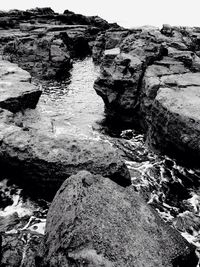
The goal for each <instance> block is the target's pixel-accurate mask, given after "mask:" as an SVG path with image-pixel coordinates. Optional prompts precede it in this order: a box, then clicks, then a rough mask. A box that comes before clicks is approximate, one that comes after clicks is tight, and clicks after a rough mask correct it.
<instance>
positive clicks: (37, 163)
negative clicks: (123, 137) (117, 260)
mask: <svg viewBox="0 0 200 267" xmlns="http://www.w3.org/2000/svg"><path fill="white" fill-rule="evenodd" d="M2 116H3V115H2ZM6 117H7V114H6V116H4V121H3V120H1V121H0V124H1V127H0V128H1V132H0V135H1V145H0V164H1V169H2V172H3V171H4V172H5V173H6V174H7V175H10V176H13V174H14V176H15V180H16V182H17V183H19V184H20V185H22V186H23V187H26V188H28V189H29V190H30V188H31V191H33V190H32V189H33V188H37V192H38V193H40V195H41V193H42V194H43V197H48V198H49V199H50V198H51V197H52V196H54V194H55V193H56V191H57V190H58V188H59V187H60V185H61V184H62V182H63V181H64V180H65V179H66V178H67V177H69V176H70V175H72V174H75V173H77V172H78V171H80V170H84V169H86V170H88V171H90V172H92V173H95V174H101V175H103V176H106V177H110V178H111V179H113V180H115V181H116V182H118V183H119V184H123V185H130V183H131V181H130V174H129V172H128V169H127V167H126V165H125V163H124V162H123V160H122V159H121V157H120V156H119V154H118V152H117V151H116V149H114V148H112V146H111V145H110V144H109V143H108V142H105V141H96V140H90V139H80V138H77V139H75V138H74V137H73V136H70V135H68V136H66V135H61V136H56V135H54V134H49V133H45V131H40V132H39V131H37V130H34V129H31V128H30V129H29V128H26V127H23V125H19V124H18V125H19V126H17V125H16V124H15V122H14V121H15V120H14V118H12V120H10V116H8V119H7V120H6ZM41 132H42V133H41ZM30 184H31V185H32V187H30ZM34 194H35V193H34Z"/></svg>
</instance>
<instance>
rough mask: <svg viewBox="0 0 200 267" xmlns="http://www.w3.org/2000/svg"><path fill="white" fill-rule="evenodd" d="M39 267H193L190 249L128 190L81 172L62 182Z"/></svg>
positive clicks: (49, 217)
mask: <svg viewBox="0 0 200 267" xmlns="http://www.w3.org/2000/svg"><path fill="white" fill-rule="evenodd" d="M45 245H46V252H45V255H44V257H43V258H44V266H51V267H54V266H56V267H58V266H82V265H86V266H93V267H94V266H127V267H128V266H148V267H151V266H152V267H155V266H159V267H161V266H166V267H170V266H191V267H192V266H196V264H197V258H196V256H195V253H194V248H193V246H192V245H190V244H189V243H187V242H186V241H185V240H184V239H183V238H182V237H181V236H180V235H179V234H178V232H176V230H174V229H173V228H171V227H169V226H168V225H166V224H164V223H163V222H162V220H161V219H160V218H159V217H158V215H157V214H156V213H155V212H154V211H153V210H152V209H151V208H150V206H148V205H147V204H146V203H145V202H144V201H143V200H142V199H141V197H140V196H139V195H138V194H137V193H136V192H135V191H134V190H133V188H132V187H128V188H123V187H120V186H119V185H117V184H116V183H114V182H112V181H111V180H110V179H107V178H104V177H102V176H99V175H92V174H91V173H89V172H86V171H82V172H79V173H78V174H77V175H75V176H71V177H70V178H69V179H67V180H66V181H65V182H64V183H63V185H62V186H61V188H60V189H59V191H58V192H57V194H56V196H55V198H54V200H53V202H52V204H51V206H50V209H49V212H48V215H47V225H46V236H45Z"/></svg>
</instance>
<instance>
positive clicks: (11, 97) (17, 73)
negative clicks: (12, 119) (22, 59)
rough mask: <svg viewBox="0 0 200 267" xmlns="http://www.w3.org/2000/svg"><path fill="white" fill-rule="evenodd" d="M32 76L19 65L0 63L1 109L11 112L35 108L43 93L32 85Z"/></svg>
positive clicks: (6, 62)
mask: <svg viewBox="0 0 200 267" xmlns="http://www.w3.org/2000/svg"><path fill="white" fill-rule="evenodd" d="M30 80H31V76H30V74H29V73H28V72H26V71H24V70H22V69H20V68H19V67H18V66H17V65H15V64H12V63H10V62H8V61H3V60H1V61H0V107H1V108H4V109H7V110H9V111H11V112H17V111H20V110H24V109H26V108H32V109H33V108H35V107H36V105H37V103H38V100H39V98H40V95H41V93H42V91H41V90H40V89H39V88H38V87H36V86H35V85H32V84H31V83H30Z"/></svg>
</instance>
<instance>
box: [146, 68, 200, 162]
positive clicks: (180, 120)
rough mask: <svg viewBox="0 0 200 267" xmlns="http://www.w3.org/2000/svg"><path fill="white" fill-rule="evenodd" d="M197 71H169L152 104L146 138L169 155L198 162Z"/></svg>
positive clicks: (199, 98)
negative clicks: (172, 72)
mask: <svg viewBox="0 0 200 267" xmlns="http://www.w3.org/2000/svg"><path fill="white" fill-rule="evenodd" d="M199 104H200V79H199V73H186V74H180V75H170V76H168V77H163V78H162V79H161V86H160V89H159V90H158V93H157V95H156V98H155V101H154V102H153V104H152V111H151V112H152V120H151V125H150V126H149V133H148V138H149V140H150V143H151V145H153V146H154V147H156V148H158V147H159V149H160V150H161V151H164V152H165V153H167V154H170V155H171V156H176V157H178V158H179V159H181V160H185V161H186V162H187V163H188V164H192V165H194V164H195V165H197V166H198V165H199V158H200V139H199V131H200V110H199Z"/></svg>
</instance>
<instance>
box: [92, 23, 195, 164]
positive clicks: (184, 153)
mask: <svg viewBox="0 0 200 267" xmlns="http://www.w3.org/2000/svg"><path fill="white" fill-rule="evenodd" d="M199 32H200V30H199V28H187V27H182V28H181V27H180V28H178V27H170V26H168V25H165V26H164V27H163V29H161V30H159V29H155V28H143V29H135V32H134V33H129V34H128V36H127V37H126V38H123V40H122V41H121V42H120V43H119V44H118V45H117V47H118V48H119V50H118V52H117V54H116V50H115V52H114V53H113V54H112V51H111V52H110V53H109V54H105V56H104V57H103V58H102V64H101V76H100V77H99V78H98V79H97V80H96V82H95V90H96V92H97V94H99V95H100V96H101V97H102V99H103V100H104V103H105V106H106V110H107V114H108V116H110V117H111V118H112V119H115V120H119V121H120V122H126V123H127V124H128V125H132V126H133V125H134V126H136V127H139V128H140V129H141V130H143V131H144V132H145V133H146V136H147V142H148V143H149V145H150V146H151V147H153V148H154V149H156V150H157V151H161V152H162V153H166V154H168V155H170V156H172V157H175V158H179V159H180V160H181V161H183V162H184V164H185V163H187V164H190V165H192V166H195V165H196V166H197V167H198V166H199V165H198V163H199V137H198V136H199V116H198V114H199V112H198V106H199V104H198V103H199V102H198V101H199V93H198V91H199V62H200V58H199V49H200V48H199V34H200V33H199ZM97 46H98V47H99V43H97ZM110 48H116V46H115V45H114V44H113V47H110ZM102 49H103V48H102ZM101 54H103V51H101ZM95 57H96V55H95Z"/></svg>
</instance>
